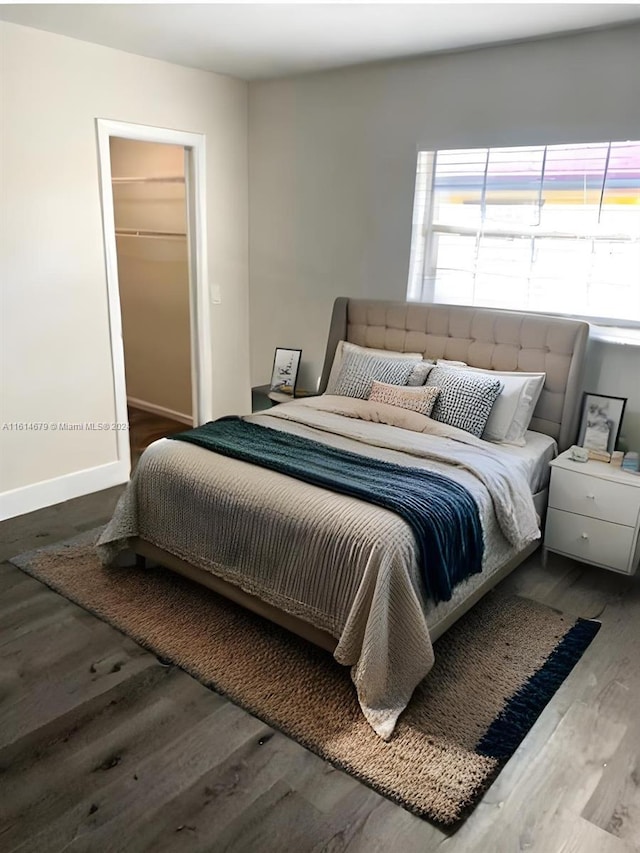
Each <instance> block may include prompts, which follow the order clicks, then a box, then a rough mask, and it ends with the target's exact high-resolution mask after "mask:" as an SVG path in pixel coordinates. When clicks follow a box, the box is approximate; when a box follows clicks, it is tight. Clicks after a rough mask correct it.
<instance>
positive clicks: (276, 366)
mask: <svg viewBox="0 0 640 853" xmlns="http://www.w3.org/2000/svg"><path fill="white" fill-rule="evenodd" d="M301 358H302V350H301V349H284V348H282V347H276V353H275V356H274V357H273V371H272V372H271V384H270V386H269V390H270V391H279V392H280V393H281V394H291V396H292V397H295V393H296V382H297V380H298V368H299V367H300V359H301Z"/></svg>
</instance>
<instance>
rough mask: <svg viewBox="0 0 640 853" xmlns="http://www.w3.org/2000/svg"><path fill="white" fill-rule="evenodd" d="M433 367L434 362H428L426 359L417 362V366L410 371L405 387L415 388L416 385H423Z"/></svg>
mask: <svg viewBox="0 0 640 853" xmlns="http://www.w3.org/2000/svg"><path fill="white" fill-rule="evenodd" d="M434 365H435V361H429V359H428V358H425V359H423V360H422V361H419V362H418V364H416V366H415V367H414V368H413V370H412V371H411V375H410V376H409V378H408V379H407V385H411V386H413V387H416V386H418V385H424V383H425V381H426V379H427V376H428V375H429V372H430V371H431V370H432V369H433V367H434Z"/></svg>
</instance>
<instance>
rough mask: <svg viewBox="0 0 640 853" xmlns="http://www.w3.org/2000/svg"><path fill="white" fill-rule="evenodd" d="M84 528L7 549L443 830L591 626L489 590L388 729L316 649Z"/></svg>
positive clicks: (342, 671) (501, 757) (587, 638)
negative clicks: (370, 719) (120, 559)
mask: <svg viewBox="0 0 640 853" xmlns="http://www.w3.org/2000/svg"><path fill="white" fill-rule="evenodd" d="M96 535H97V534H96V531H92V532H89V533H86V534H82V535H81V536H79V537H76V538H75V539H73V540H69V541H67V542H64V543H61V544H59V545H54V546H49V547H46V548H42V549H39V550H36V551H32V552H30V553H28V554H23V555H21V556H19V557H15V558H13V559H12V561H11V562H13V563H14V564H15V565H16V566H18V567H20V568H21V569H23V570H24V571H25V572H27V573H29V574H30V575H32V576H33V577H35V578H37V579H38V580H41V581H43V582H44V583H45V584H47V586H49V587H51V588H52V589H54V590H56V591H57V592H60V593H62V595H64V596H66V597H67V598H69V599H71V601H74V602H76V603H77V604H80V605H81V606H82V607H84V608H86V609H87V610H89V611H90V612H92V613H94V614H96V615H97V616H99V617H100V618H101V619H104V620H105V621H106V622H109V623H110V624H111V625H113V626H115V627H116V628H118V629H120V630H121V631H122V632H124V633H125V634H127V635H128V636H129V637H132V638H133V639H134V640H136V641H137V642H138V643H140V644H141V645H142V646H144V647H145V648H147V649H150V650H151V651H153V652H154V653H155V654H156V655H158V657H159V658H161V659H162V660H163V661H170V662H172V663H174V664H176V665H177V666H180V667H181V668H182V669H184V670H185V671H186V672H188V673H190V674H191V675H192V676H193V677H194V678H197V679H198V680H199V681H200V682H202V683H203V684H205V685H206V686H208V687H210V688H212V689H214V690H215V691H217V692H219V693H221V694H224V695H225V696H228V697H229V698H230V699H231V700H232V701H233V702H235V703H236V704H238V705H240V706H241V707H243V708H245V709H246V710H247V711H249V712H250V713H251V714H254V715H255V716H256V717H259V718H260V719H261V720H263V721H264V722H265V723H267V724H268V725H270V726H272V727H274V728H276V729H279V730H280V731H282V732H284V733H285V734H286V735H288V736H289V737H291V738H293V739H294V740H296V741H298V743H300V744H302V745H303V746H305V747H307V748H308V749H310V750H312V751H313V752H315V753H316V754H317V755H319V756H321V757H322V758H323V759H326V760H327V761H329V762H331V763H332V764H333V765H334V766H335V767H338V768H340V769H342V770H344V771H346V772H347V773H350V774H351V775H352V776H354V777H356V778H357V779H359V780H360V781H362V782H364V783H365V784H366V785H369V786H370V787H371V788H373V789H375V790H376V791H378V792H379V793H380V794H382V795H384V796H386V797H388V798H389V799H391V800H393V801H394V802H396V803H398V804H400V805H402V806H404V808H406V809H408V810H409V811H411V812H413V813H414V814H416V815H418V816H419V817H422V818H426V819H428V820H430V821H432V822H434V823H436V824H438V825H440V826H442V827H443V828H448V829H449V830H451V829H454V828H456V827H457V826H458V825H459V824H460V823H461V821H462V820H463V819H464V818H465V817H467V816H468V815H469V813H470V812H471V810H472V809H473V807H474V806H475V805H476V804H477V803H478V801H479V800H480V798H481V797H482V794H483V793H484V791H486V789H487V788H488V787H489V785H490V784H491V782H492V781H493V779H495V777H496V776H497V774H498V773H499V772H500V770H501V768H502V767H503V766H504V765H505V763H506V762H507V760H508V759H509V757H510V756H511V755H512V754H513V753H514V751H515V750H516V748H517V747H518V745H519V744H520V743H521V741H522V740H523V738H524V737H525V735H526V734H527V732H528V731H529V730H530V728H531V726H532V725H533V724H534V722H535V721H536V719H537V718H538V716H539V715H540V714H541V712H542V711H543V709H544V707H545V705H546V704H547V703H548V702H549V700H550V699H551V697H552V696H553V694H554V693H555V692H556V690H557V689H558V687H559V686H560V685H561V684H562V682H563V681H564V679H565V678H566V677H567V676H568V675H569V673H570V672H571V670H572V669H573V667H574V665H575V664H576V662H577V661H578V660H579V659H580V657H581V656H582V654H583V652H584V651H585V649H586V648H587V646H588V645H589V643H590V642H591V640H592V639H593V637H594V636H595V634H596V633H597V631H598V629H599V627H600V625H599V623H597V622H592V621H587V620H582V619H576V618H574V617H569V616H566V615H563V614H562V613H559V612H557V611H555V610H552V609H551V608H549V607H546V606H544V605H541V604H538V603H535V602H533V601H529V600H527V599H523V598H519V597H516V596H509V597H507V596H505V595H501V594H500V593H498V592H493V593H490V594H489V595H488V596H486V597H485V598H484V599H483V600H482V601H481V602H480V603H479V604H478V605H476V606H475V607H474V608H473V609H472V610H471V611H470V612H469V613H468V614H467V615H466V616H464V617H463V618H462V619H461V620H460V621H459V622H458V623H457V624H456V625H455V626H454V627H453V628H452V629H450V630H449V631H448V632H447V633H446V634H445V635H444V636H443V637H442V638H441V639H440V640H438V642H437V643H436V649H435V651H436V663H435V666H434V668H433V670H432V671H431V672H430V673H429V675H428V676H427V678H425V679H424V681H423V682H422V683H421V684H420V685H419V686H418V688H417V689H416V691H415V693H414V696H413V699H412V701H411V703H410V705H409V707H408V708H407V710H406V711H405V712H404V714H403V715H402V716H401V717H400V720H399V723H398V726H397V728H396V731H395V733H394V734H393V736H392V738H391V740H390V741H389V742H386V743H385V742H384V741H382V740H381V739H380V738H379V737H378V736H377V735H376V734H375V733H374V732H373V730H372V729H371V728H370V727H369V725H368V724H367V722H366V721H365V719H364V717H363V716H362V713H361V712H360V709H359V706H358V703H357V700H356V696H355V691H354V688H353V685H352V683H351V680H350V678H349V672H348V670H347V669H346V668H345V667H342V666H340V665H338V664H337V663H336V662H335V661H334V660H333V658H332V657H331V655H330V654H328V653H327V652H324V651H322V650H321V649H318V648H316V647H314V646H312V645H311V644H309V643H307V642H305V641H304V640H301V639H299V638H298V637H296V636H294V635H293V634H290V633H289V632H287V631H285V630H283V629H280V628H278V627H277V626H275V625H273V624H271V623H270V622H267V621H266V620H264V619H262V618H260V617H258V616H254V615H253V614H251V613H249V612H248V611H246V610H244V609H243V608H241V607H239V606H237V605H235V604H233V603H232V602H230V601H227V600H226V599H223V598H221V597H220V596H218V595H216V594H215V593H213V592H211V591H209V590H207V589H205V588H203V587H201V586H199V585H197V584H195V583H193V582H191V581H188V580H186V579H184V578H182V577H180V576H178V575H176V574H174V573H172V572H170V571H167V570H164V569H160V568H147V569H142V568H135V567H132V568H103V567H102V566H101V565H100V563H99V561H98V559H97V558H96V556H95V554H94V552H93V548H92V543H93V541H95V538H96Z"/></svg>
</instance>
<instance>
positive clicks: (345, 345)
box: [324, 341, 426, 394]
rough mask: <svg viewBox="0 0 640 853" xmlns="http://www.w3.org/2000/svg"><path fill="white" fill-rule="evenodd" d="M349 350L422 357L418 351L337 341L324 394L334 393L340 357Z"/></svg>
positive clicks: (387, 356) (391, 356)
mask: <svg viewBox="0 0 640 853" xmlns="http://www.w3.org/2000/svg"><path fill="white" fill-rule="evenodd" d="M350 352H356V353H360V354H361V355H379V356H384V358H403V359H406V360H407V361H415V360H416V359H421V358H422V353H420V352H395V350H389V349H374V348H372V347H359V346H358V345H357V344H352V343H349V341H338V345H337V347H336V352H335V355H334V356H333V364H332V365H331V373H330V374H329V379H328V381H327V389H326V391H325V392H324V393H325V394H335V390H336V382H337V381H338V374H339V373H340V367H341V366H342V359H343V358H344V357H345V355H347V353H350ZM425 378H426V377H425Z"/></svg>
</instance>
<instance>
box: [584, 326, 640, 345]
mask: <svg viewBox="0 0 640 853" xmlns="http://www.w3.org/2000/svg"><path fill="white" fill-rule="evenodd" d="M589 336H590V337H591V339H592V340H594V341H602V342H603V343H606V344H618V346H628V347H640V329H637V328H629V327H626V328H625V327H622V326H596V325H594V324H591V331H590V335H589Z"/></svg>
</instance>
